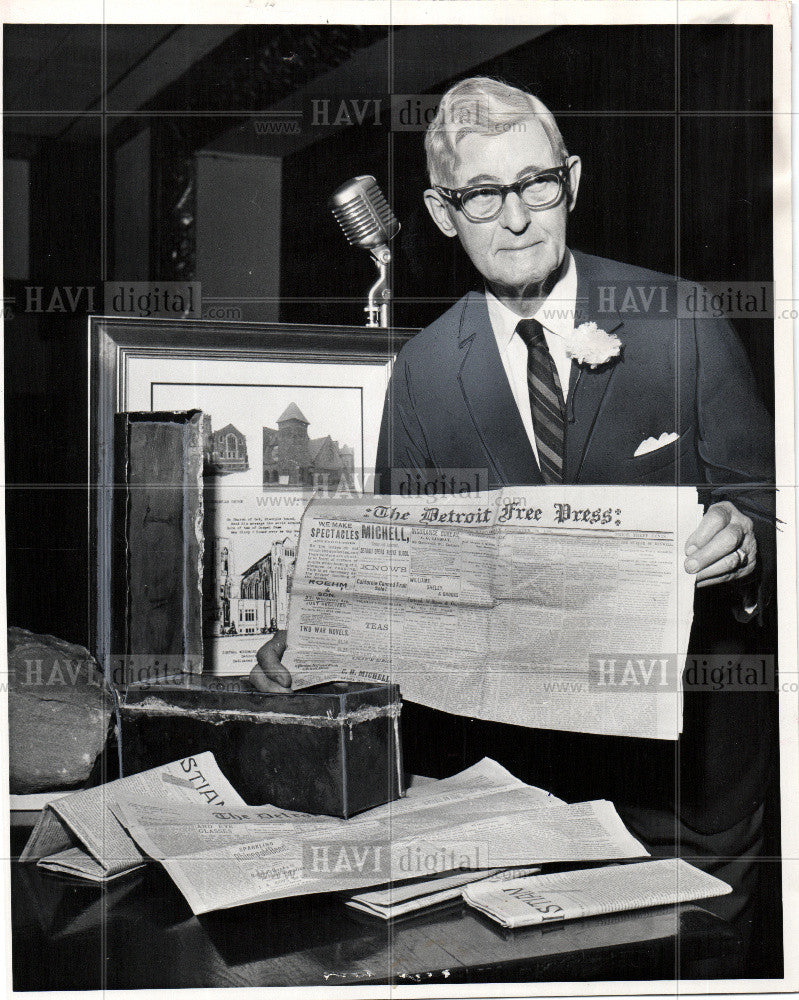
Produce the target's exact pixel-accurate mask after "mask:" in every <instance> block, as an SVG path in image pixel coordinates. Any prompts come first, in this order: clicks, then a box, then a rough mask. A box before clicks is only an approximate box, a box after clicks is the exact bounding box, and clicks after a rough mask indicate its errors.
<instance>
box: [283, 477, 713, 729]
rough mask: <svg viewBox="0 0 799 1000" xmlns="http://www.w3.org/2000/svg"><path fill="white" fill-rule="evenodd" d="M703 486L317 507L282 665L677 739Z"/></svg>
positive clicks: (450, 708)
mask: <svg viewBox="0 0 799 1000" xmlns="http://www.w3.org/2000/svg"><path fill="white" fill-rule="evenodd" d="M701 514H702V508H701V507H700V505H699V504H698V502H697V493H696V490H695V489H693V488H687V487H680V488H675V487H671V486H669V487H640V486H638V487H636V486H627V487H612V486H563V487H555V486H542V487H526V488H514V489H512V490H507V489H506V490H494V491H489V492H486V493H484V494H479V495H476V496H475V495H471V496H465V497H464V496H445V497H442V496H436V497H428V496H425V497H390V498H389V497H365V498H350V499H343V500H327V499H314V500H312V501H311V503H310V505H309V506H308V507H307V509H306V511H305V514H304V515H303V519H302V526H301V529H300V538H299V543H298V550H297V565H296V569H295V572H294V577H293V582H292V591H291V602H290V605H289V617H288V648H287V651H286V654H285V655H284V657H283V663H284V664H285V666H286V667H287V669H288V670H289V671H290V673H291V675H292V678H293V681H294V686H295V687H296V688H301V687H306V686H308V685H312V684H318V683H321V682H324V681H333V680H337V681H369V682H374V681H380V682H384V683H385V682H388V681H391V682H393V683H398V684H399V686H400V690H401V692H402V696H403V698H405V699H406V700H407V701H414V702H418V703H420V704H423V705H428V706H430V707H431V708H437V709H440V710H442V711H446V712H452V713H454V714H456V715H467V716H476V717H478V718H481V719H489V720H492V721H494V722H505V723H511V724H513V725H520V726H530V727H536V728H541V729H558V730H572V731H577V732H586V733H599V734H605V735H617V736H636V737H642V738H649V739H669V740H676V739H677V737H678V735H679V733H680V731H681V729H682V696H681V690H680V679H681V673H682V665H683V663H684V660H685V654H686V652H687V648H688V637H689V634H690V630H691V621H692V615H693V598H694V578H693V577H692V576H690V575H689V574H687V573H686V572H685V570H684V569H683V565H682V564H683V561H684V555H683V546H684V543H685V540H686V538H687V537H688V534H689V533H690V532H691V531H693V530H694V529H695V528H696V526H697V524H698V523H699V520H700V518H701Z"/></svg>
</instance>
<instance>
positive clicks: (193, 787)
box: [20, 753, 245, 882]
mask: <svg viewBox="0 0 799 1000" xmlns="http://www.w3.org/2000/svg"><path fill="white" fill-rule="evenodd" d="M122 794H125V795H129V796H131V797H132V798H135V799H136V800H137V801H139V802H169V803H170V804H171V805H175V806H179V805H181V804H185V805H198V806H201V808H203V809H206V810H209V809H213V808H217V809H218V808H221V807H222V806H228V807H231V806H232V807H237V806H243V805H244V804H245V803H244V799H242V798H241V796H240V795H239V794H238V793H237V792H236V790H235V789H234V788H233V786H232V785H231V784H230V782H229V781H228V780H227V778H226V777H225V776H224V775H223V774H222V772H221V771H220V770H219V767H218V765H217V763H216V761H215V760H214V755H213V754H212V753H201V754H197V755H196V756H194V757H186V758H184V759H183V760H176V761H174V762H173V763H171V764H165V765H163V767H156V768H153V769H152V770H150V771H143V772H142V773H141V774H134V775H131V776H130V777H128V778H119V779H118V780H117V781H110V782H108V783H107V784H105V785H98V786H97V787H96V788H87V789H83V790H81V791H79V792H73V793H72V794H70V795H65V796H63V797H61V798H58V799H57V800H55V801H51V802H50V803H48V804H47V805H46V806H45V807H44V809H43V810H42V812H41V814H40V815H39V819H38V821H37V823H36V826H35V827H34V828H33V831H32V832H31V835H30V837H29V838H28V842H27V844H26V845H25V849H24V850H23V852H22V854H21V855H20V861H38V863H39V866H40V867H42V868H46V869H49V870H50V871H55V872H60V873H61V874H64V875H73V876H76V877H78V878H84V879H90V880H91V881H95V882H104V881H106V880H108V879H111V878H116V877H117V876H119V875H124V874H125V873H126V872H129V871H132V870H133V869H134V868H139V867H141V865H142V864H144V858H143V856H142V854H141V852H140V851H139V850H138V849H137V847H136V845H135V843H134V842H133V840H132V839H131V838H130V836H129V835H128V834H127V832H126V831H125V829H124V828H123V827H122V826H121V825H120V823H119V821H118V820H117V818H116V817H115V816H114V814H113V812H112V811H111V808H110V807H111V803H112V802H113V801H114V798H115V796H117V795H122Z"/></svg>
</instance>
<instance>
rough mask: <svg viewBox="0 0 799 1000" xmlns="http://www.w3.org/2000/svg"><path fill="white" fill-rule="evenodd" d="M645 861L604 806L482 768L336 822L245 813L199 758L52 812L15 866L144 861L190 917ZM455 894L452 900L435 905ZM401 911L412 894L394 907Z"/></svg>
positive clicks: (259, 810)
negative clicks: (172, 887)
mask: <svg viewBox="0 0 799 1000" xmlns="http://www.w3.org/2000/svg"><path fill="white" fill-rule="evenodd" d="M647 854H648V852H647V851H646V850H645V849H644V847H643V846H642V845H641V844H640V843H639V842H638V841H637V840H636V839H635V838H634V837H632V836H631V835H630V834H629V833H628V831H627V830H626V829H625V827H624V825H623V823H622V822H621V820H620V818H619V816H618V815H617V813H616V810H615V808H614V806H613V804H612V803H610V802H607V801H604V800H599V801H595V802H580V803H576V804H572V805H568V804H566V803H564V802H562V801H561V800H559V799H557V798H555V797H554V796H552V795H549V794H548V793H547V792H545V791H543V790H541V789H539V788H534V787H532V786H530V785H525V784H524V783H523V782H521V781H519V780H518V779H517V778H514V777H513V775H511V774H510V773H509V772H508V771H506V770H505V769H504V768H503V767H501V766H500V765H499V764H497V763H496V762H494V761H492V760H490V759H488V758H486V759H484V760H482V761H481V762H480V763H479V764H475V765H474V766H473V767H470V768H468V769H467V770H465V771H462V772H461V773H460V774H457V775H455V776H454V777H452V778H447V779H444V780H443V781H438V782H435V783H431V784H428V785H425V786H424V787H423V788H422V789H420V790H419V791H418V792H417V793H416V794H414V795H412V796H410V797H408V798H405V799H400V800H398V801H396V802H390V803H388V804H387V805H384V806H379V807H378V808H377V809H371V810H369V811H368V812H365V813H362V814H361V815H360V816H356V817H354V818H353V819H350V820H343V819H333V818H331V817H328V816H310V815H307V814H303V813H295V812H290V811H288V810H284V809H277V808H275V807H273V806H269V805H264V806H247V805H244V803H243V802H242V801H241V799H240V797H239V796H238V795H237V794H236V792H235V791H234V789H233V788H232V786H231V785H230V784H229V782H228V781H227V780H226V779H225V777H224V775H223V774H222V773H221V771H220V770H219V768H218V766H217V764H216V762H215V760H214V758H213V755H212V754H210V753H203V754H198V755H196V756H194V757H189V758H186V759H184V760H181V761H176V762H174V763H172V764H168V765H165V766H164V767H161V768H155V769H154V770H152V771H147V772H144V773H143V774H139V775H134V776H133V777H131V778H123V779H120V780H119V781H114V782H110V783H109V784H107V785H103V786H101V787H99V788H95V789H91V790H88V791H82V792H77V793H75V794H74V795H69V796H66V797H65V798H63V799H59V800H58V801H57V802H54V803H52V804H51V805H49V806H48V807H47V808H46V809H45V810H44V812H43V813H42V816H41V817H40V819H39V822H38V823H37V825H36V827H35V829H34V831H33V833H32V834H31V838H30V840H29V842H28V844H27V846H26V848H25V851H24V853H23V855H22V859H23V860H38V862H39V864H40V865H43V866H45V867H47V868H50V869H52V870H56V871H61V872H68V873H70V874H73V875H77V876H80V877H85V878H93V879H103V878H108V877H112V876H115V875H119V874H121V873H123V872H124V871H129V870H131V869H132V868H135V867H136V866H138V865H140V864H141V863H142V861H143V855H147V856H149V857H151V858H154V859H156V860H158V861H160V862H161V863H162V864H163V866H164V867H165V868H166V870H167V871H168V873H169V874H170V876H171V877H172V879H173V880H174V882H175V883H176V885H177V886H178V888H179V889H180V891H181V892H182V893H183V895H184V896H185V897H186V899H187V901H188V903H189V905H190V906H191V908H192V910H193V911H194V913H198V914H199V913H206V912H209V911H212V910H219V909H225V908H228V907H233V906H239V905H242V904H244V903H253V902H259V901H262V900H269V899H279V898H282V897H287V896H296V895H302V894H306V893H316V892H331V891H341V892H343V891H349V892H352V890H356V889H365V888H367V887H370V886H371V887H373V886H380V885H386V884H389V883H396V882H400V881H402V882H410V881H411V880H418V879H420V878H422V879H426V880H429V879H430V878H431V877H432V876H434V875H439V874H441V873H444V872H451V873H456V872H457V873H462V872H463V871H464V870H466V871H468V872H470V873H475V872H477V873H479V874H481V875H488V876H491V875H494V876H496V875H499V874H500V872H499V871H498V870H501V869H509V868H528V869H529V868H530V867H531V866H533V865H539V864H541V863H544V862H575V861H604V860H612V859H620V858H631V857H643V856H646V855H647ZM517 874H518V873H517ZM453 888H460V887H459V886H456V885H455V884H454V883H452V884H448V885H447V886H446V888H444V887H443V886H441V887H438V888H437V891H438V890H439V889H440V891H442V892H443V891H448V890H451V889H453ZM394 891H396V890H394ZM411 898H413V893H412V891H411V893H410V894H409V895H408V896H407V897H406V898H405V899H404V900H403V902H408V901H409V900H410V899H411Z"/></svg>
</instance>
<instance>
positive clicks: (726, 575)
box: [685, 500, 757, 587]
mask: <svg viewBox="0 0 799 1000" xmlns="http://www.w3.org/2000/svg"><path fill="white" fill-rule="evenodd" d="M685 555H686V557H687V558H686V560H685V569H686V571H687V572H688V573H695V574H696V581H697V582H696V585H697V587H710V586H712V585H713V584H716V583H727V582H729V581H730V580H742V579H744V577H747V576H749V574H750V573H752V572H753V571H754V568H755V566H756V565H757V540H756V539H755V532H754V528H753V525H752V519H751V518H749V517H747V516H746V515H745V514H742V513H741V512H740V511H739V510H738V508H737V507H736V506H735V505H734V504H731V503H730V502H729V501H728V500H724V501H722V502H721V503H714V504H713V505H712V506H710V507H708V509H707V510H706V511H705V516H704V517H703V518H702V520H701V521H700V522H699V527H698V528H697V529H696V531H694V532H693V533H692V534H691V536H690V537H689V538H688V540H687V541H686V543H685Z"/></svg>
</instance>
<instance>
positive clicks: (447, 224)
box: [424, 188, 458, 236]
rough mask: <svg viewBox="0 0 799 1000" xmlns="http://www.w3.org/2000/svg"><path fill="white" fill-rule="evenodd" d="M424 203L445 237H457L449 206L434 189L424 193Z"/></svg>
mask: <svg viewBox="0 0 799 1000" xmlns="http://www.w3.org/2000/svg"><path fill="white" fill-rule="evenodd" d="M424 203H425V205H426V206H427V211H428V212H429V213H430V218H431V219H432V220H433V222H435V224H436V225H437V226H438V228H439V229H440V230H441V232H442V233H443V234H444V235H445V236H457V235H458V230H457V229H456V228H455V225H454V224H453V222H452V217H451V216H450V214H449V205H448V204H447V203H446V202H445V201H444V199H443V198H442V197H441V195H440V194H439V193H438V191H436V190H435V189H434V188H428V189H427V191H425V193H424Z"/></svg>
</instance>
